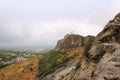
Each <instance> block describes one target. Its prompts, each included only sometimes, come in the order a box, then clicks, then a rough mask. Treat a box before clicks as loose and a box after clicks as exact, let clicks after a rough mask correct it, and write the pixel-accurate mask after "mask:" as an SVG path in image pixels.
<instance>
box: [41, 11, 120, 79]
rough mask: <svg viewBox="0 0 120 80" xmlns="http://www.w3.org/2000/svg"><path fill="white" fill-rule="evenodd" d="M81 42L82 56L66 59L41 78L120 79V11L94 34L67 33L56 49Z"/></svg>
mask: <svg viewBox="0 0 120 80" xmlns="http://www.w3.org/2000/svg"><path fill="white" fill-rule="evenodd" d="M79 46H82V48H84V55H83V56H82V58H80V59H79V60H77V61H76V62H74V61H72V60H71V61H69V62H67V63H66V66H64V65H63V66H61V67H60V68H58V69H56V71H54V72H52V73H50V74H48V75H47V76H45V77H44V78H43V79H42V80H47V79H49V80H120V13H119V14H117V15H116V16H115V18H114V19H113V20H111V21H109V22H108V24H107V25H106V26H105V28H104V29H103V31H101V32H100V33H99V34H98V35H97V36H96V38H95V37H93V36H87V37H83V36H80V35H73V34H72V35H67V36H65V37H64V39H62V40H59V41H58V43H57V46H56V47H55V49H57V50H62V49H69V50H70V49H72V48H76V47H79Z"/></svg>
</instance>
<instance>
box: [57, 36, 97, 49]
mask: <svg viewBox="0 0 120 80" xmlns="http://www.w3.org/2000/svg"><path fill="white" fill-rule="evenodd" d="M94 40H95V37H94V36H86V37H83V36H81V35H75V34H67V35H65V37H64V38H63V39H61V40H59V41H58V43H57V45H56V47H55V50H64V49H72V48H76V47H85V48H86V49H87V50H89V47H90V46H92V44H93V42H94Z"/></svg>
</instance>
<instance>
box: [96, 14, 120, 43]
mask: <svg viewBox="0 0 120 80" xmlns="http://www.w3.org/2000/svg"><path fill="white" fill-rule="evenodd" d="M97 40H98V41H100V42H118V43H120V13H119V14H117V15H116V16H115V18H114V19H113V20H111V21H109V22H108V24H107V25H106V26H105V28H104V29H103V31H102V32H100V33H99V34H98V35H97Z"/></svg>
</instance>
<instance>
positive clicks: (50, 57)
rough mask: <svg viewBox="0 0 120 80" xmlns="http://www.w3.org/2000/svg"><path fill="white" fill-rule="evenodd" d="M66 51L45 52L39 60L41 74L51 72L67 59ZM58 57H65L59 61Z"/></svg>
mask: <svg viewBox="0 0 120 80" xmlns="http://www.w3.org/2000/svg"><path fill="white" fill-rule="evenodd" d="M64 57H65V53H63V52H60V51H49V52H47V53H44V54H43V57H42V59H41V60H40V61H39V70H40V74H41V75H42V74H44V73H47V72H49V71H50V70H51V69H52V68H54V67H56V66H58V65H60V64H61V63H63V62H64V61H65V58H64ZM58 58H63V59H62V61H61V62H58Z"/></svg>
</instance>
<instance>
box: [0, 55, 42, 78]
mask: <svg viewBox="0 0 120 80" xmlns="http://www.w3.org/2000/svg"><path fill="white" fill-rule="evenodd" d="M39 60H40V56H37V57H33V58H31V59H29V60H27V61H25V62H21V63H15V64H11V65H8V66H6V67H4V68H1V69H0V80H36V79H37V77H38V71H39V70H38V66H39V65H38V63H39Z"/></svg>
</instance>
